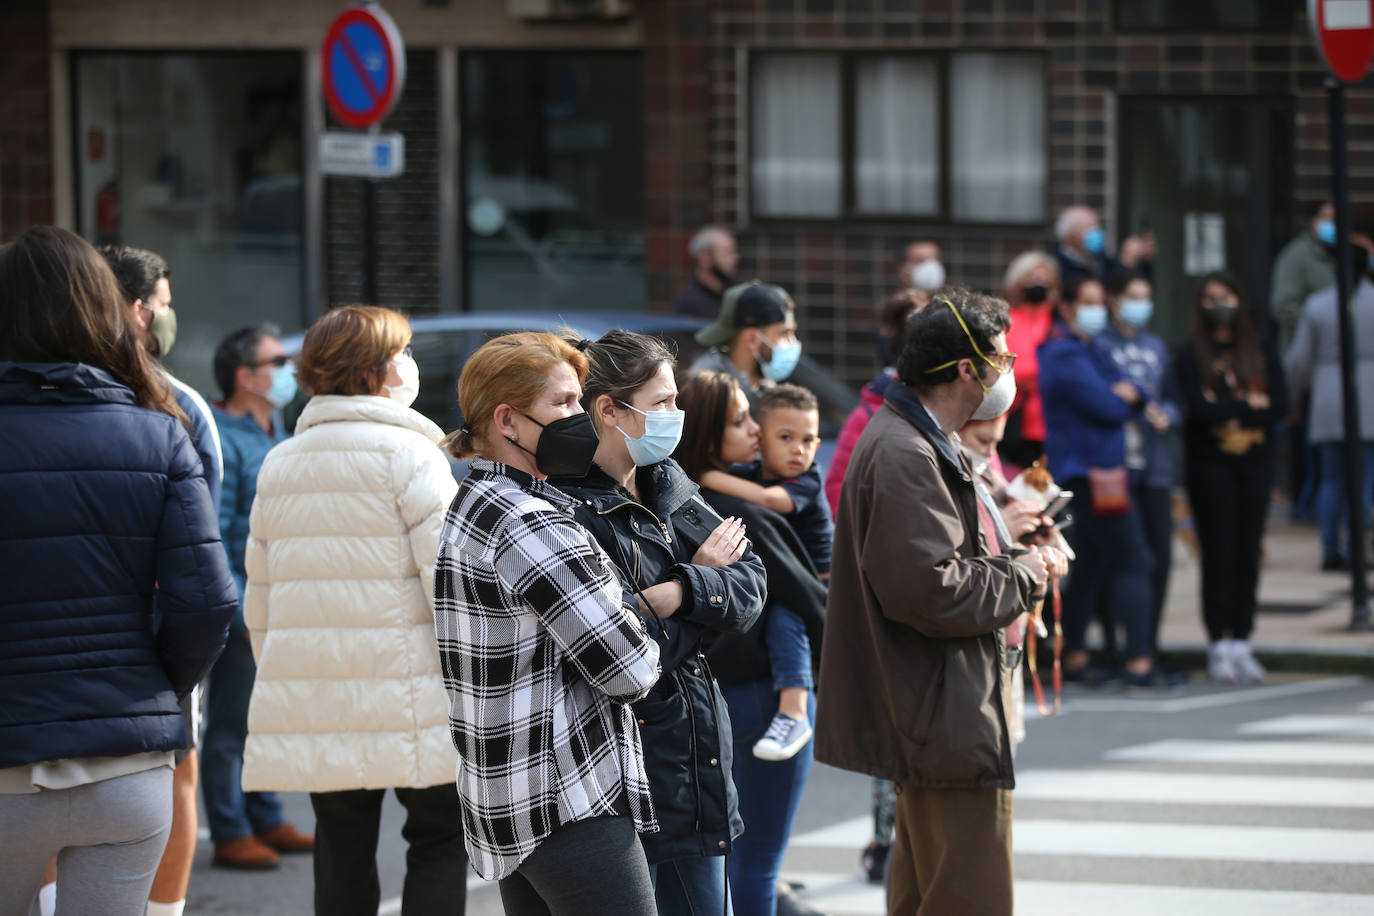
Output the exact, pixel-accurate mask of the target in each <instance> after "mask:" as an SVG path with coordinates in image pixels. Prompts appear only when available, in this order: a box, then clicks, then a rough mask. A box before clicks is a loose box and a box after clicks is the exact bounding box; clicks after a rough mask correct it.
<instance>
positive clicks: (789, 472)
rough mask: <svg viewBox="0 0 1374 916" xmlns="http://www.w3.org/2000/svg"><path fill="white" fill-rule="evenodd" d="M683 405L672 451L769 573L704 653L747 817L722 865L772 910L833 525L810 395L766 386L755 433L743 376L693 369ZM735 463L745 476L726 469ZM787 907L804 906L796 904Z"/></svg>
mask: <svg viewBox="0 0 1374 916" xmlns="http://www.w3.org/2000/svg"><path fill="white" fill-rule="evenodd" d="M679 404H681V405H682V407H683V409H684V410H685V411H686V415H687V416H686V429H685V430H684V434H683V438H682V444H681V445H680V446H679V447H678V449H677V451H676V452H675V453H674V456H675V457H676V458H677V460H678V461H679V462H680V463H681V464H682V467H683V469H684V470H685V471H686V472H687V475H688V476H689V477H691V478H692V479H694V480H696V481H698V482H699V483H700V484H701V485H702V488H703V489H702V493H701V495H702V497H703V498H704V499H705V500H706V502H707V503H708V504H709V505H710V506H711V508H713V509H714V510H715V511H716V512H717V513H720V514H723V515H728V516H731V517H737V518H741V519H743V520H744V522H745V524H746V525H747V527H748V530H749V537H750V540H751V541H752V544H753V549H754V550H755V551H756V552H757V553H758V555H759V557H760V558H761V559H762V561H763V565H764V568H765V569H766V570H767V571H768V596H767V603H766V604H765V606H764V611H763V619H762V621H761V622H760V623H759V624H758V625H756V626H754V627H753V628H752V629H750V630H749V631H748V632H745V633H739V634H728V635H726V636H723V637H721V638H720V639H719V640H718V641H717V642H716V644H715V645H714V646H713V647H712V648H711V652H710V656H709V658H710V661H711V665H712V666H713V668H714V669H715V671H716V673H717V675H718V676H719V677H720V680H721V685H722V691H723V692H724V695H725V700H726V702H727V704H728V705H729V708H730V717H731V721H732V722H733V723H734V728H735V744H736V749H735V754H734V778H735V784H736V786H738V787H739V793H740V813H741V814H742V815H743V817H744V820H745V823H746V824H747V825H748V830H747V831H746V832H745V834H744V836H743V837H741V838H740V839H739V841H738V842H737V843H736V844H735V853H734V855H733V856H732V857H731V858H730V863H729V864H730V888H731V895H732V897H733V898H734V905H735V912H736V913H737V914H739V916H773V914H774V913H775V912H776V911H777V910H778V891H777V877H778V870H779V868H780V866H781V863H782V856H783V852H784V851H785V850H786V848H787V842H788V838H789V836H790V835H791V832H792V822H793V819H794V817H795V815H796V812H797V808H798V806H799V805H800V803H801V796H802V790H803V789H804V788H805V786H806V779H807V775H808V774H809V773H810V770H811V759H812V743H811V740H810V738H811V727H812V725H813V724H814V722H815V716H816V703H815V694H814V691H813V689H812V688H813V686H814V679H813V667H815V666H818V663H819V660H820V648H821V630H822V625H823V622H824V617H825V598H826V592H825V586H824V585H823V584H822V583H821V579H820V573H821V572H822V571H825V570H828V567H829V554H830V550H829V548H830V534H831V522H830V514H829V510H828V507H827V504H826V501H825V498H824V494H823V492H822V486H821V475H820V470H819V468H818V467H817V466H816V464H815V454H816V447H817V444H818V436H817V429H816V426H817V422H818V417H817V408H816V401H815V398H814V396H812V395H811V393H810V392H808V391H806V390H805V389H802V388H798V387H797V386H795V385H779V386H777V387H774V388H771V389H769V390H768V391H766V392H764V394H763V398H762V401H761V403H760V407H759V411H760V418H759V419H760V421H761V423H762V430H760V426H759V424H757V423H755V422H754V420H753V419H752V418H751V417H750V415H749V402H748V400H747V398H746V397H745V394H744V392H743V391H742V390H741V389H740V387H739V384H738V382H736V381H735V380H734V379H733V378H731V377H730V376H728V375H725V374H723V373H718V372H692V373H689V374H688V375H687V376H686V377H685V378H684V379H683V383H682V390H681V392H680V393H679ZM756 455H758V456H760V457H761V460H760V461H755V457H756ZM732 466H734V470H735V471H736V472H737V473H739V474H741V475H743V476H733V475H732V474H731V473H730V471H731V468H732ZM746 478H752V479H746ZM822 545H823V546H822ZM750 745H752V749H751V748H750ZM789 909H790V912H794V913H795V912H807V911H808V910H805V909H804V905H802V904H800V903H799V902H797V901H791V905H790V908H789ZM783 911H784V912H787V911H789V910H788V909H784V910H783Z"/></svg>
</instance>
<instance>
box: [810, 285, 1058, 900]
mask: <svg viewBox="0 0 1374 916" xmlns="http://www.w3.org/2000/svg"><path fill="white" fill-rule="evenodd" d="M1007 311H1008V310H1007V305H1006V303H1004V302H1002V301H1001V300H999V299H992V298H989V297H986V296H978V295H974V294H972V293H969V292H968V291H966V290H953V291H951V292H950V293H949V294H948V297H947V298H940V299H936V300H934V301H932V302H931V304H930V306H928V307H927V308H925V309H924V310H922V311H921V312H918V313H917V314H916V315H915V316H913V318H912V319H911V325H910V327H909V333H908V336H907V343H906V346H905V347H904V349H903V351H902V356H901V358H900V360H899V361H898V364H897V371H898V378H899V381H896V382H894V383H893V384H891V385H889V386H888V388H887V390H886V392H885V400H884V403H883V406H882V407H881V408H880V409H879V410H878V412H877V413H876V414H875V415H874V417H873V419H872V421H870V423H869V424H868V427H867V428H866V429H865V430H864V433H863V436H862V437H861V438H860V439H859V443H858V445H857V446H856V447H855V449H854V453H853V456H852V457H851V458H850V463H849V470H848V473H847V474H846V475H845V482H844V489H843V496H842V498H841V499H840V508H839V512H838V514H837V517H836V531H835V552H834V560H833V564H832V566H831V579H830V596H829V601H828V603H827V606H826V634H825V644H824V647H823V649H822V659H821V681H822V683H824V684H825V690H824V692H823V693H821V694H820V695H819V701H820V707H819V713H818V716H817V722H816V759H817V760H820V761H823V762H825V763H829V764H832V765H834V766H839V767H843V768H845V769H849V770H855V771H858V772H861V773H867V774H870V775H872V776H877V777H880V778H883V779H890V780H892V781H893V782H895V783H896V784H897V789H898V793H899V794H898V800H897V829H896V841H895V843H894V846H893V849H892V853H891V862H892V866H891V867H892V880H891V889H890V899H889V910H888V911H889V912H890V913H894V914H903V916H905V914H914V913H916V912H917V910H918V909H920V910H921V911H923V912H930V913H961V914H989V916H991V914H999V916H1000V914H1010V913H1011V912H1012V867H1011V791H1010V790H1011V789H1012V787H1013V784H1014V781H1013V778H1012V759H1011V741H1010V737H1009V735H1008V730H1007V722H1006V716H1005V714H1004V712H1003V701H1002V685H1003V683H1004V677H1003V671H1004V669H1003V665H1007V666H1008V667H1014V666H1015V665H1016V664H1018V663H1019V661H1020V659H1019V653H1015V652H1012V653H1009V652H1008V650H1007V648H1006V643H1005V641H1004V638H1003V635H1002V628H1003V627H1005V626H1007V625H1008V624H1010V623H1011V622H1012V621H1014V620H1015V619H1016V618H1017V617H1018V616H1019V615H1020V614H1021V613H1022V612H1024V611H1027V610H1030V609H1031V608H1033V607H1034V606H1035V603H1036V601H1037V600H1038V598H1039V597H1040V596H1041V595H1042V594H1043V593H1044V590H1045V587H1046V583H1047V582H1048V580H1049V578H1050V577H1052V576H1057V575H1061V574H1062V573H1063V572H1064V571H1065V568H1066V563H1065V561H1064V557H1063V555H1062V554H1060V553H1059V552H1058V551H1056V550H1054V549H1052V548H1032V549H1026V548H1021V547H1015V546H1012V545H1011V544H1010V543H1008V542H1007V541H1008V539H1007V538H1006V535H1005V531H1004V530H1003V529H1001V528H1000V527H999V526H998V524H997V518H996V516H997V511H996V509H995V507H993V506H991V505H990V504H989V503H988V502H986V501H985V500H984V499H983V498H982V497H980V496H979V493H978V491H977V490H976V489H975V486H974V480H973V474H972V470H971V468H970V467H969V465H968V462H967V460H966V459H965V458H964V457H963V456H962V454H961V453H960V449H959V443H958V440H957V435H956V433H955V430H957V429H959V428H960V427H961V426H963V425H964V423H966V422H967V421H968V420H969V419H991V418H993V417H996V416H998V415H1000V414H1002V413H1005V412H1006V410H1007V408H1008V407H1010V406H1011V401H1012V398H1013V397H1014V396H1015V382H1014V381H1013V380H1012V379H1013V377H1012V364H1013V363H1014V362H1015V357H1014V356H1013V355H1012V354H1008V353H1006V352H1005V350H1006V331H1007V328H1008V327H1009V325H1010V321H1009V319H1008V316H1007Z"/></svg>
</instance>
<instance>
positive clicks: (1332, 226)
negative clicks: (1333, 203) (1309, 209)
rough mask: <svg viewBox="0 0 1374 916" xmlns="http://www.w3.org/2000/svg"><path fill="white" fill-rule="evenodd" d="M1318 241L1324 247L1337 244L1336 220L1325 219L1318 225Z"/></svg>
mask: <svg viewBox="0 0 1374 916" xmlns="http://www.w3.org/2000/svg"><path fill="white" fill-rule="evenodd" d="M1317 239H1318V240H1319V241H1320V242H1321V243H1322V244H1323V245H1334V244H1336V223H1335V221H1334V220H1329V219H1324V220H1321V221H1320V222H1318V223H1317Z"/></svg>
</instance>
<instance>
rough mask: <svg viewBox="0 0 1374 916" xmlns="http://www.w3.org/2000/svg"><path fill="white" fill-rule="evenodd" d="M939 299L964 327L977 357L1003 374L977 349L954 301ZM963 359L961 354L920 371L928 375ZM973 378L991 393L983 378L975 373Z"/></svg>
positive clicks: (971, 333) (965, 357)
mask: <svg viewBox="0 0 1374 916" xmlns="http://www.w3.org/2000/svg"><path fill="white" fill-rule="evenodd" d="M940 301H941V302H943V303H944V304H945V305H947V306H949V310H950V311H951V312H953V313H954V317H955V318H956V319H957V320H958V322H959V327H961V328H963V329H964V334H965V335H966V336H967V337H968V342H969V343H970V344H972V346H973V352H974V353H977V354H978V355H979V357H981V358H982V360H983V362H985V363H987V364H988V365H989V366H991V367H992V368H994V369H996V370H997V373H998V374H999V375H1001V374H1003V372H1002V370H1001V369H1000V368H998V366H997V364H996V363H994V362H993V361H992V360H990V359H988V358H987V357H986V356H984V355H983V351H982V350H980V349H978V343H977V342H976V341H975V340H974V339H973V332H972V331H970V330H969V329H968V325H967V324H965V323H964V316H963V315H960V314H959V310H958V309H957V308H955V307H954V303H953V302H951V301H950V300H948V299H941V300H940ZM965 359H968V357H967V356H961V357H959V359H952V360H950V361H949V362H947V363H941V364H940V365H938V366H936V367H935V368H934V369H927V370H926V371H925V372H924V373H922V374H923V375H930V374H931V373H932V372H939V371H940V370H941V369H948V368H949V367H950V366H957V365H959V363H960V361H962V360H965ZM974 379H976V380H977V382H978V387H980V388H982V389H983V391H984V393H986V394H991V393H992V392H991V391H990V390H989V388H988V386H987V385H984V384H983V380H982V379H981V378H978V376H977V375H974Z"/></svg>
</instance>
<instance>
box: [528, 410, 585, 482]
mask: <svg viewBox="0 0 1374 916" xmlns="http://www.w3.org/2000/svg"><path fill="white" fill-rule="evenodd" d="M523 416H524V418H525V419H526V420H529V421H530V422H531V423H533V424H535V425H536V426H538V427H540V428H541V429H543V430H544V431H543V432H542V433H540V434H539V444H538V445H536V446H535V447H534V451H530V450H529V449H527V448H525V447H524V446H523V445H521V444H520V443H519V442H516V441H515V440H514V439H512V438H511V437H510V436H507V437H506V441H507V442H509V443H510V444H511V445H513V446H515V447H516V448H518V449H520V451H522V452H524V453H525V454H526V455H532V456H533V457H534V466H535V467H537V468H539V473H541V474H546V475H548V476H549V477H585V476H587V472H588V471H590V470H591V469H592V458H593V457H594V456H595V455H596V447H597V446H598V445H600V444H601V440H600V439H598V438H597V437H596V427H594V426H592V418H591V417H590V416H588V415H587V413H586V411H581V412H579V413H575V414H573V415H572V416H569V417H561V418H559V419H557V420H554V421H553V422H552V423H540V422H539V421H538V420H536V419H535V418H534V417H532V416H530V415H529V414H523Z"/></svg>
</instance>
